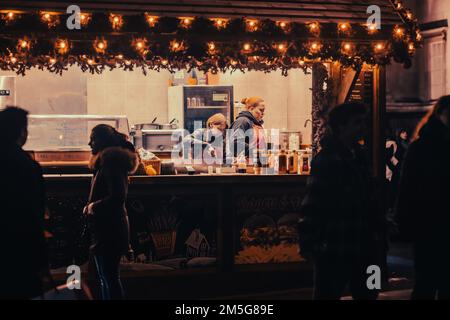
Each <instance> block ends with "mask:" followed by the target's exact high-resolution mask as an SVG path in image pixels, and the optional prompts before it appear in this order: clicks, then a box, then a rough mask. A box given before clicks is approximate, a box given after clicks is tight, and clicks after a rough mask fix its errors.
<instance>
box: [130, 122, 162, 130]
mask: <svg viewBox="0 0 450 320" xmlns="http://www.w3.org/2000/svg"><path fill="white" fill-rule="evenodd" d="M134 128H135V129H136V130H159V129H161V125H160V124H158V123H139V124H135V125H134Z"/></svg>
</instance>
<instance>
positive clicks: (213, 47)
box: [208, 42, 216, 51]
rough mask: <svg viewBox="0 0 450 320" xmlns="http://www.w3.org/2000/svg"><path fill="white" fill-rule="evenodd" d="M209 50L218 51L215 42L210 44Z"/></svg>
mask: <svg viewBox="0 0 450 320" xmlns="http://www.w3.org/2000/svg"><path fill="white" fill-rule="evenodd" d="M208 48H209V50H211V51H214V50H215V49H216V45H215V44H214V43H213V42H211V43H209V45H208Z"/></svg>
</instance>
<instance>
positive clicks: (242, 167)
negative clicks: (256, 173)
mask: <svg viewBox="0 0 450 320" xmlns="http://www.w3.org/2000/svg"><path fill="white" fill-rule="evenodd" d="M237 172H238V173H247V161H246V159H245V156H240V157H238V160H237Z"/></svg>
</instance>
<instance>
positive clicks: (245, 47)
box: [244, 43, 250, 51]
mask: <svg viewBox="0 0 450 320" xmlns="http://www.w3.org/2000/svg"><path fill="white" fill-rule="evenodd" d="M244 50H245V51H248V50H250V44H249V43H246V44H244Z"/></svg>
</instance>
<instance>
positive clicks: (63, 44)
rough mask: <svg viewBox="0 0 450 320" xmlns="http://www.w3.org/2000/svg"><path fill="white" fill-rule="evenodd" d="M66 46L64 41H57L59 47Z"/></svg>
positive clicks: (63, 47)
mask: <svg viewBox="0 0 450 320" xmlns="http://www.w3.org/2000/svg"><path fill="white" fill-rule="evenodd" d="M66 46H67V44H66V42H65V41H60V42H59V47H60V48H61V49H65V48H66Z"/></svg>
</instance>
